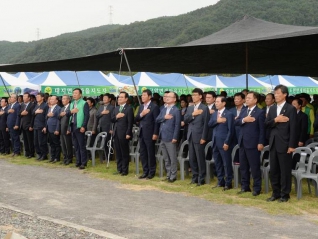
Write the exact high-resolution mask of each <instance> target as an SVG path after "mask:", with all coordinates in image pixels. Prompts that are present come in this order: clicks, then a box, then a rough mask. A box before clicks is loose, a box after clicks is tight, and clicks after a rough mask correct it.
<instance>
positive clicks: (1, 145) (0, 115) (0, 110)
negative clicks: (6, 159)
mask: <svg viewBox="0 0 318 239" xmlns="http://www.w3.org/2000/svg"><path fill="white" fill-rule="evenodd" d="M7 111H8V100H7V99H5V98H2V99H1V107H0V154H3V155H7V154H10V135H9V131H8V130H7V117H8V113H7Z"/></svg>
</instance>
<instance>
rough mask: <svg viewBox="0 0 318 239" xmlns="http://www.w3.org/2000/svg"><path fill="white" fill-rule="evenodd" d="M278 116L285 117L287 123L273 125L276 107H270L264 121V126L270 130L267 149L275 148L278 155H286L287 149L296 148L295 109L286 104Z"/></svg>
mask: <svg viewBox="0 0 318 239" xmlns="http://www.w3.org/2000/svg"><path fill="white" fill-rule="evenodd" d="M280 114H283V115H284V116H287V117H288V118H289V121H288V122H285V123H275V121H274V119H275V118H276V117H277V105H273V106H271V108H270V109H269V111H268V115H267V117H266V120H265V126H266V128H269V129H271V134H270V139H269V147H270V148H272V147H276V150H277V152H279V153H287V150H288V148H289V147H290V148H296V147H297V139H296V130H297V118H296V109H295V107H293V106H292V105H290V104H288V103H287V102H286V103H285V105H284V107H283V108H282V110H281V112H280Z"/></svg>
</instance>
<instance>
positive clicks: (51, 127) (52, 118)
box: [46, 95, 61, 163]
mask: <svg viewBox="0 0 318 239" xmlns="http://www.w3.org/2000/svg"><path fill="white" fill-rule="evenodd" d="M57 103H58V99H57V96H56V95H52V96H51V97H50V106H51V107H50V108H49V110H48V114H47V122H46V125H47V131H48V135H49V141H50V147H51V160H50V161H49V162H50V163H56V162H59V161H60V157H61V141H60V121H59V115H60V111H61V107H60V106H58V105H57Z"/></svg>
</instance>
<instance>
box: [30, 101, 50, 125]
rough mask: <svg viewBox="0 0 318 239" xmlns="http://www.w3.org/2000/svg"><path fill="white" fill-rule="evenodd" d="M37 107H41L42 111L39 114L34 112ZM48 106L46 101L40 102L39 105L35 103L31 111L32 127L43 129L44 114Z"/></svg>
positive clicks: (44, 122) (44, 123)
mask: <svg viewBox="0 0 318 239" xmlns="http://www.w3.org/2000/svg"><path fill="white" fill-rule="evenodd" d="M37 109H42V110H43V112H42V113H40V114H35V111H36V110H37ZM48 109H49V107H48V105H47V103H45V102H42V104H41V105H38V104H36V105H35V107H34V109H33V112H32V123H31V125H32V128H34V129H43V128H44V127H46V115H47V111H48Z"/></svg>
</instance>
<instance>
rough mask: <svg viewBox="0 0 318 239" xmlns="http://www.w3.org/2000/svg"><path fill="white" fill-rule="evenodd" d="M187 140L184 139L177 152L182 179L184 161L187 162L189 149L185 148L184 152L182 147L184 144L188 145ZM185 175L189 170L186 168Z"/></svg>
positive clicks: (182, 178)
mask: <svg viewBox="0 0 318 239" xmlns="http://www.w3.org/2000/svg"><path fill="white" fill-rule="evenodd" d="M188 145H189V143H188V140H185V141H184V142H183V143H182V144H181V146H180V149H179V153H178V158H177V159H178V162H179V164H180V177H181V180H184V170H185V162H189V150H187V152H184V148H185V147H186V146H188ZM184 153H186V155H184ZM186 175H189V171H188V170H187V172H186Z"/></svg>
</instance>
